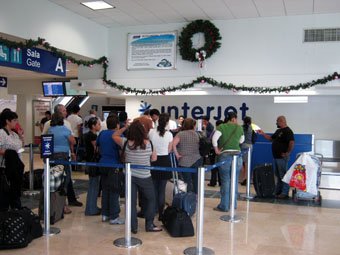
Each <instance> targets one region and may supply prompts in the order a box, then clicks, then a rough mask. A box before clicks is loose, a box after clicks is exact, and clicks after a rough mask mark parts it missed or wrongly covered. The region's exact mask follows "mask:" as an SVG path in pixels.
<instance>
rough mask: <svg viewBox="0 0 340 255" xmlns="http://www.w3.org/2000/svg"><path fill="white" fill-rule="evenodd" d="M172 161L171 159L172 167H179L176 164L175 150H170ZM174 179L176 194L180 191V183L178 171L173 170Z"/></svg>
mask: <svg viewBox="0 0 340 255" xmlns="http://www.w3.org/2000/svg"><path fill="white" fill-rule="evenodd" d="M169 156H170V161H171V167H173V168H177V164H176V155H175V153H174V152H170V154H169ZM172 179H173V182H174V192H175V194H178V193H179V185H178V172H177V171H172Z"/></svg>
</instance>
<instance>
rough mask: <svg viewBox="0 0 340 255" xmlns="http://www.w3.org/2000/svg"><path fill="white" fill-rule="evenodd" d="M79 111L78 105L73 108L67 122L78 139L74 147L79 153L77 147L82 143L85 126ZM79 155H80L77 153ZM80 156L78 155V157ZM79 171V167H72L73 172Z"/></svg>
mask: <svg viewBox="0 0 340 255" xmlns="http://www.w3.org/2000/svg"><path fill="white" fill-rule="evenodd" d="M79 111H80V108H79V106H78V105H75V106H73V108H72V113H71V115H69V116H68V117H67V121H68V122H70V124H71V129H72V130H71V131H72V134H73V136H74V139H76V144H75V145H74V147H75V148H73V150H74V151H75V152H77V147H78V146H79V143H80V141H81V137H82V134H81V126H82V124H83V121H82V119H81V117H79V115H78V114H79ZM77 154H78V153H77ZM78 156H79V155H76V157H78ZM76 169H77V166H72V170H73V171H75V170H76Z"/></svg>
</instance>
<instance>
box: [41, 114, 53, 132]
mask: <svg viewBox="0 0 340 255" xmlns="http://www.w3.org/2000/svg"><path fill="white" fill-rule="evenodd" d="M50 119H51V112H50V111H46V112H45V117H44V118H42V119H41V121H40V125H39V127H40V132H42V131H43V130H44V125H45V123H46V122H47V121H49V120H50Z"/></svg>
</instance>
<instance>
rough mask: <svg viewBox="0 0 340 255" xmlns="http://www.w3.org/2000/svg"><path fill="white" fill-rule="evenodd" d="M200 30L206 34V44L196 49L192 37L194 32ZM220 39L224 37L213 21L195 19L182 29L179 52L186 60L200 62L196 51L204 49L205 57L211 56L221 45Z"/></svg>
mask: <svg viewBox="0 0 340 255" xmlns="http://www.w3.org/2000/svg"><path fill="white" fill-rule="evenodd" d="M200 32H202V33H203V34H204V39H205V44H204V46H203V47H201V48H199V49H195V48H193V47H192V40H191V38H192V36H193V35H194V34H196V33H200ZM220 39H222V37H221V36H220V32H219V30H218V28H217V27H215V25H214V24H213V23H211V22H210V21H208V20H195V21H193V22H191V23H190V24H188V25H187V26H186V27H185V28H183V30H182V32H181V35H180V36H179V38H178V45H179V52H180V54H181V56H182V58H183V59H184V60H189V61H191V62H198V59H197V58H196V52H200V51H202V50H204V51H205V52H206V56H205V58H206V59H207V58H209V57H210V56H211V55H212V54H214V53H215V52H216V51H217V49H218V48H219V47H221V43H220V42H218V40H220Z"/></svg>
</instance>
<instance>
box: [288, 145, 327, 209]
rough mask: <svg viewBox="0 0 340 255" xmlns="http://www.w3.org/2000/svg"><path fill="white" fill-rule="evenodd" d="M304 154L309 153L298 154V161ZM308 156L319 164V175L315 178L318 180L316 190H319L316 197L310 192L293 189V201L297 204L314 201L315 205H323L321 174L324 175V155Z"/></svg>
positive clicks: (314, 154)
mask: <svg viewBox="0 0 340 255" xmlns="http://www.w3.org/2000/svg"><path fill="white" fill-rule="evenodd" d="M303 153H307V152H300V153H297V154H296V159H297V158H298V157H300V155H302V154H303ZM308 155H310V156H311V158H312V159H313V160H314V161H315V162H316V163H317V164H318V166H319V167H318V171H317V174H316V176H315V178H316V189H317V195H314V194H311V193H308V192H304V191H302V190H299V189H296V188H294V189H293V194H292V196H293V200H294V201H295V202H298V201H312V202H314V203H315V204H317V205H321V201H322V197H321V194H320V189H319V187H320V181H321V174H322V162H323V155H322V154H320V153H313V154H310V153H308Z"/></svg>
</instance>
